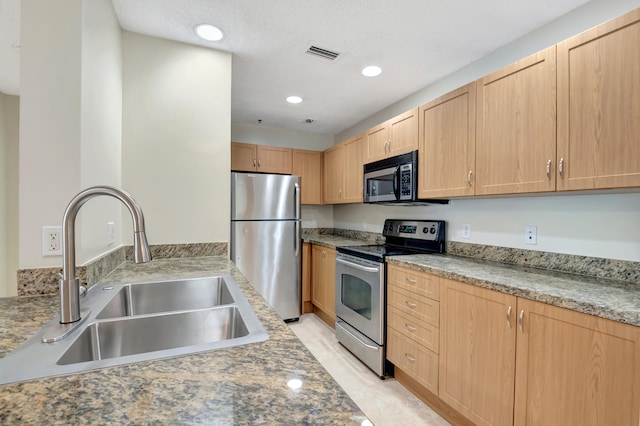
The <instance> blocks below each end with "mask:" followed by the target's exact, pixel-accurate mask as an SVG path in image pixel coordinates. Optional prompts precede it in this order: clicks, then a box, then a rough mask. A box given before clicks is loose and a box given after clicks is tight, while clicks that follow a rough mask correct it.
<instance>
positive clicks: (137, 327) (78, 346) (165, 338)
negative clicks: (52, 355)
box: [57, 306, 249, 365]
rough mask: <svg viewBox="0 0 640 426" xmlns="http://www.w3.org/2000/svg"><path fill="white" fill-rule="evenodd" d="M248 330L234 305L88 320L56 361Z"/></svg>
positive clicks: (196, 341) (180, 344)
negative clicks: (108, 319)
mask: <svg viewBox="0 0 640 426" xmlns="http://www.w3.org/2000/svg"><path fill="white" fill-rule="evenodd" d="M247 334H249V330H247V325H246V324H245V322H244V320H243V319H242V316H241V315H240V312H239V311H238V307H237V306H225V307H221V308H214V309H202V310H197V311H189V312H174V313H170V314H164V315H156V316H150V317H138V318H126V319H118V320H112V321H103V322H94V323H91V324H88V325H87V326H86V327H85V329H84V330H83V331H82V333H81V334H80V336H78V338H77V339H76V340H75V341H74V342H73V343H72V344H71V346H70V347H69V349H67V351H66V352H65V353H64V354H63V355H62V357H61V358H60V359H59V360H58V362H57V363H58V364H61V365H65V364H74V363H77V362H87V361H96V360H100V359H107V358H117V357H122V356H127V355H135V354H141V353H146V352H153V351H161V350H165V349H174V348H180V347H186V346H196V345H203V344H206V343H215V342H219V341H222V340H228V339H234V338H238V337H244V336H246V335H247Z"/></svg>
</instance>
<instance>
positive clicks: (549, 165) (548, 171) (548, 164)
mask: <svg viewBox="0 0 640 426" xmlns="http://www.w3.org/2000/svg"><path fill="white" fill-rule="evenodd" d="M547 179H551V160H549V161H547Z"/></svg>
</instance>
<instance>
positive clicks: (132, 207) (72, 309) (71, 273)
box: [60, 186, 151, 324]
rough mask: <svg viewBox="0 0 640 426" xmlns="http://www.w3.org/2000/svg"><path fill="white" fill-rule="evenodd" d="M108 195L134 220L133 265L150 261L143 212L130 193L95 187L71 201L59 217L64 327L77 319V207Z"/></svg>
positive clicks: (61, 296) (78, 313) (61, 304)
mask: <svg viewBox="0 0 640 426" xmlns="http://www.w3.org/2000/svg"><path fill="white" fill-rule="evenodd" d="M99 195H107V196H110V197H114V198H117V199H118V200H120V201H121V202H122V203H123V204H124V205H125V206H127V208H128V209H129V212H130V213H131V217H132V219H133V232H134V239H133V246H134V260H135V262H136V263H144V262H149V261H150V260H151V252H150V250H149V244H148V243H147V237H146V234H145V227H144V215H143V214H142V209H141V208H140V206H139V205H138V203H136V201H135V200H134V199H133V197H131V195H129V193H127V192H125V191H123V190H121V189H118V188H114V187H111V186H94V187H91V188H87V189H85V190H84V191H81V192H80V193H78V194H77V195H76V196H75V197H73V198H72V199H71V201H70V202H69V205H68V206H67V208H66V210H65V212H64V215H63V217H62V279H61V280H60V322H61V323H63V324H67V323H71V322H75V321H78V320H79V319H80V293H79V280H78V278H77V276H76V253H75V221H76V216H77V215H78V211H79V210H80V208H81V207H82V206H83V205H84V203H86V202H87V201H89V200H90V199H92V198H94V197H97V196H99Z"/></svg>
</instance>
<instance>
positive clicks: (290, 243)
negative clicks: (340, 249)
mask: <svg viewBox="0 0 640 426" xmlns="http://www.w3.org/2000/svg"><path fill="white" fill-rule="evenodd" d="M299 231H300V222H299V221H273V222H268V221H258V222H252V221H245V222H231V260H232V261H233V262H234V263H235V264H236V267H237V268H238V269H239V270H240V272H242V274H243V275H244V276H245V277H246V278H247V279H248V280H249V281H250V282H251V283H252V284H253V286H254V287H255V288H256V289H257V290H258V291H259V292H260V294H262V296H263V297H264V298H265V299H266V300H267V302H269V304H270V305H271V307H272V308H274V309H275V310H276V312H277V313H278V314H279V315H280V316H281V317H282V319H284V320H292V319H297V318H299V317H300V304H301V302H300V297H301V286H300V244H301V242H300V233H299Z"/></svg>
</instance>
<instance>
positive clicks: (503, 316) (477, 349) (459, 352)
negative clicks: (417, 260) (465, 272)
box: [438, 278, 516, 426]
mask: <svg viewBox="0 0 640 426" xmlns="http://www.w3.org/2000/svg"><path fill="white" fill-rule="evenodd" d="M440 303H441V317H440V319H441V322H440V368H439V373H440V380H439V394H438V396H439V397H440V399H442V400H443V401H444V402H446V403H447V404H449V405H450V406H451V407H453V408H454V409H456V410H457V411H458V412H460V413H461V414H462V415H464V416H465V417H467V418H468V419H470V420H471V421H472V422H474V423H475V424H478V425H494V426H498V425H510V424H511V422H512V421H513V388H514V377H515V375H514V371H515V361H516V358H515V353H516V314H515V310H516V297H515V296H512V295H508V294H504V293H499V292H496V291H492V290H487V289H484V288H480V287H476V286H473V285H469V284H464V283H460V282H457V281H452V280H449V279H445V278H441V282H440Z"/></svg>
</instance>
